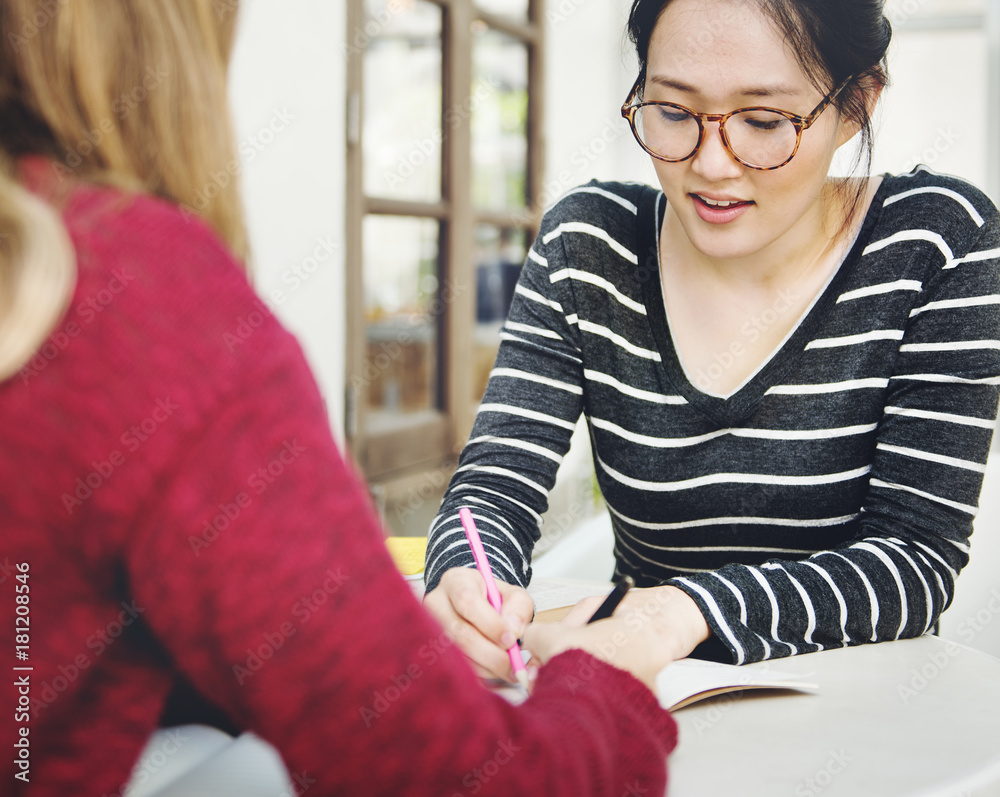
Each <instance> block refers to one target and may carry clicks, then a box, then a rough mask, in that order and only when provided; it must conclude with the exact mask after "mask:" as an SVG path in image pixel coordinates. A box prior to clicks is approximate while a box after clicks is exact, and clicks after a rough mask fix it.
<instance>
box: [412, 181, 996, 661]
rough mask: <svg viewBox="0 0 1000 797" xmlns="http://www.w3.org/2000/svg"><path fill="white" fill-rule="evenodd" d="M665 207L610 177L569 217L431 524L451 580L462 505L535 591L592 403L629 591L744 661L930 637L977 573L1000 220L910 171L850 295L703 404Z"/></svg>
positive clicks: (597, 449) (975, 198) (436, 566)
mask: <svg viewBox="0 0 1000 797" xmlns="http://www.w3.org/2000/svg"><path fill="white" fill-rule="evenodd" d="M664 212H665V200H664V197H663V195H662V193H660V192H657V191H654V190H652V189H649V188H645V187H641V186H636V185H633V184H621V183H607V184H596V183H593V184H590V185H588V186H585V187H583V188H580V189H576V190H575V191H573V192H570V194H568V195H567V196H566V197H565V198H563V199H562V200H561V201H560V202H558V203H557V204H556V205H555V206H554V207H553V208H552V209H550V211H549V212H548V213H547V214H546V218H545V219H544V220H543V224H542V230H541V232H540V234H539V240H538V241H536V244H535V248H534V249H533V251H532V255H531V257H530V258H529V262H528V264H527V266H526V269H525V277H524V284H523V287H524V289H525V292H524V293H522V295H520V296H519V297H518V299H517V300H516V301H515V303H514V308H513V312H512V322H513V323H511V324H509V325H508V326H509V327H510V329H509V330H508V332H507V339H505V340H504V341H503V343H502V344H501V348H500V354H499V356H498V360H497V369H496V371H495V372H494V374H493V376H492V378H491V382H490V386H489V388H488V391H487V398H486V399H485V400H484V407H483V408H482V409H481V411H480V415H479V417H478V420H477V425H476V429H475V431H474V433H473V439H472V441H471V442H470V445H469V447H468V448H467V450H466V451H465V452H464V453H463V458H462V460H461V463H460V469H459V472H458V473H457V474H456V476H455V478H454V480H453V481H452V484H451V485H450V487H449V491H448V493H447V494H446V496H445V501H444V504H443V507H442V512H441V514H440V515H439V516H438V518H437V519H436V520H435V523H434V526H433V528H432V531H431V537H430V547H429V554H428V560H427V564H428V584H429V586H431V587H433V586H434V585H435V584H436V583H437V582H438V580H439V579H440V575H441V572H442V570H443V569H445V568H447V567H450V566H456V565H468V564H471V557H470V556H469V554H468V552H467V546H466V545H464V540H463V539H462V537H461V531H460V528H459V526H458V525H457V523H456V521H455V519H454V514H455V512H456V511H457V507H458V506H460V505H461V503H462V502H468V503H470V505H472V506H474V507H476V508H478V509H479V513H480V516H481V517H482V519H483V521H484V525H487V526H489V527H491V528H492V529H495V530H496V533H495V535H494V536H493V538H492V539H491V540H490V541H489V542H488V543H487V544H488V546H492V548H491V551H490V553H491V557H492V559H493V561H494V563H495V565H496V568H497V571H498V573H499V574H500V576H501V577H503V578H506V579H508V580H511V581H514V582H516V583H521V584H524V583H526V582H527V580H528V579H529V578H530V569H529V568H528V563H529V561H530V555H531V546H532V545H533V543H534V541H535V539H536V538H537V534H538V518H537V514H539V513H540V510H541V509H542V508H544V507H545V500H546V494H547V491H548V489H550V487H551V483H552V477H553V475H554V473H555V468H556V467H557V465H558V459H559V457H560V456H561V454H562V452H563V450H564V449H563V448H562V445H563V441H564V440H565V439H568V435H569V427H570V426H571V424H572V422H574V421H575V420H576V418H577V414H576V413H577V411H578V407H579V408H581V409H582V412H583V414H584V416H585V418H586V421H587V424H588V427H589V431H590V436H591V440H592V443H593V451H594V463H595V470H596V476H597V480H598V483H599V485H600V488H601V491H602V494H603V496H604V499H605V501H606V503H607V506H608V510H609V512H610V515H611V520H612V525H613V528H614V534H615V551H614V553H615V560H616V572H615V575H616V577H620V576H623V575H630V576H632V577H633V578H634V579H635V581H636V583H637V585H639V586H642V587H652V586H657V585H661V584H666V583H671V584H674V585H676V586H679V587H680V588H681V589H683V590H685V591H686V592H687V593H688V594H689V595H690V596H691V597H692V598H693V599H694V600H695V601H696V602H697V603H698V604H699V606H700V608H701V609H702V612H703V614H704V615H705V618H706V620H707V621H708V623H709V625H710V626H711V628H712V630H713V636H714V637H715V638H716V639H717V640H718V641H719V642H721V643H722V644H723V645H724V646H725V648H726V649H728V652H729V656H730V658H731V660H732V661H734V662H738V663H744V662H752V661H759V660H762V659H767V658H773V657H781V656H788V655H793V654H796V653H805V652H810V651H815V650H821V649H824V648H830V647H838V646H844V645H854V644H861V643H864V642H878V641H882V640H888V639H896V638H899V637H908V636H915V635H919V634H922V633H924V632H925V631H926V630H927V629H928V628H930V627H932V626H933V625H934V623H935V622H936V620H937V618H938V617H939V616H940V614H941V612H942V611H943V610H944V609H945V608H946V607H947V606H948V605H949V603H950V602H951V599H952V596H953V593H954V583H955V578H956V576H957V575H958V572H959V571H960V570H961V569H962V567H963V566H964V565H965V564H966V562H967V561H968V556H969V537H970V535H971V533H972V521H973V518H974V517H975V514H976V511H977V506H978V500H979V494H980V491H981V488H982V479H983V473H984V470H985V463H986V459H987V456H988V453H989V449H990V444H991V440H992V435H993V428H994V425H995V420H996V417H997V416H996V414H997V400H998V392H1000V263H998V255H1000V250H998V244H1000V241H998V235H1000V233H998V220H997V219H998V216H997V210H996V208H995V207H994V206H993V204H992V203H991V202H990V200H989V199H988V198H987V197H986V196H985V195H983V194H982V192H980V191H978V190H976V189H975V188H973V187H972V186H970V185H968V184H967V183H964V182H963V181H961V180H958V179H955V178H949V177H945V176H942V175H937V174H934V173H933V172H930V171H928V170H926V169H924V168H920V169H917V170H915V171H914V172H912V173H910V174H907V175H901V176H898V177H893V176H887V177H886V178H885V179H884V180H883V182H882V184H881V186H880V187H879V189H878V193H877V195H876V198H875V200H874V201H873V203H872V206H871V209H870V210H869V212H868V214H867V216H866V218H865V219H864V223H863V224H862V227H861V230H860V231H859V234H858V237H857V240H856V242H855V244H854V246H853V247H852V248H851V250H850V252H849V253H848V255H847V256H846V257H845V259H844V262H843V263H841V265H840V267H839V268H838V269H837V270H836V272H835V273H834V274H833V276H832V277H831V278H830V281H829V283H828V284H827V285H826V286H825V287H824V288H823V289H822V290H821V292H820V294H819V295H818V296H817V297H816V298H815V300H814V302H813V303H812V305H811V306H810V307H809V309H808V310H807V311H806V313H805V314H804V315H803V317H802V318H800V319H799V320H798V322H797V324H796V325H795V326H794V327H793V328H792V330H791V331H790V332H789V333H788V336H787V337H786V338H785V340H784V341H783V342H782V344H781V345H780V346H779V347H778V348H777V349H776V350H775V351H774V352H772V354H771V355H770V357H768V358H767V359H766V360H765V361H764V362H762V363H761V364H760V366H759V367H758V369H757V370H756V371H755V372H754V373H753V374H752V375H751V376H750V377H748V379H747V380H746V382H744V383H743V384H742V385H741V386H739V387H738V388H737V389H736V390H735V391H734V392H733V393H732V394H731V395H728V396H716V395H712V394H707V393H705V392H704V391H702V390H700V389H699V388H698V387H697V385H696V383H697V382H698V381H699V380H698V379H697V378H696V377H695V376H692V375H690V374H689V373H688V372H687V371H686V370H685V368H684V366H683V363H682V362H681V361H680V358H679V355H678V353H677V351H676V349H675V347H674V344H673V340H672V337H671V333H670V329H669V322H668V319H667V317H666V312H665V309H664V303H663V295H662V288H661V282H660V279H659V273H660V272H659V261H658V251H659V248H658V245H657V244H658V239H657V235H658V231H659V229H660V224H662V220H663V217H664ZM557 244H558V245H557ZM545 274H547V275H548V281H546V280H545V279H544V275H545ZM783 302H784V299H783V297H782V294H781V293H780V292H779V293H777V295H776V297H775V303H774V306H773V307H772V308H769V309H768V310H767V311H766V312H765V313H763V317H762V318H753V319H748V321H747V323H746V324H745V325H744V326H743V328H742V329H741V330H740V335H741V336H745V338H746V340H747V341H749V342H752V341H753V340H754V339H755V337H754V336H759V334H760V325H761V324H767V323H773V319H772V320H771V321H769V320H768V318H769V315H773V316H774V317H775V318H776V317H777V316H778V315H780V313H782V312H784V311H785V310H786V309H787V306H788V305H787V303H784V304H783ZM529 311H530V313H529ZM529 327H531V328H533V331H532V333H531V334H530V335H529V334H526V329H527V328H529ZM742 342H743V340H742V337H741V338H740V339H739V340H735V341H734V345H735V344H740V343H742ZM571 344H575V347H574V346H573V345H571ZM727 354H728V353H727ZM573 356H575V357H577V358H579V360H581V361H582V363H581V364H580V365H576V364H575V362H573V361H572V360H571V359H570V358H571V357H573ZM719 361H720V367H725V360H724V358H721V357H720V359H719ZM514 370H521V371H527V372H528V375H527V376H524V375H519V376H518V378H511V377H510V376H509V374H511V373H512V372H513V371H514ZM571 377H572V378H571ZM578 388H582V395H580V396H579V397H576V395H575V391H576V390H577V389H578ZM511 407H514V408H516V409H515V410H513V411H512V410H511V409H510V408H511ZM498 409H499V410H500V411H497V410H498ZM515 413H518V414H515ZM560 424H562V425H563V426H560ZM498 440H503V441H504V443H503V444H494V441H498ZM553 454H555V455H557V456H553Z"/></svg>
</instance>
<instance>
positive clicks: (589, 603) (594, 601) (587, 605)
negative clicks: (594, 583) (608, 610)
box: [562, 596, 604, 628]
mask: <svg viewBox="0 0 1000 797" xmlns="http://www.w3.org/2000/svg"><path fill="white" fill-rule="evenodd" d="M602 603H604V598H601V597H599V596H596V597H593V598H584V599H583V600H582V601H580V602H579V603H577V604H576V605H575V606H574V607H573V608H572V609H570V610H569V612H568V613H567V614H566V616H565V617H564V618H563V619H562V622H563V623H565V624H566V625H569V626H572V627H574V628H579V627H580V626H581V625H586V624H587V623H588V622H589V621H590V618H591V617H593V616H594V612H596V611H597V610H598V609H599V608H601V604H602Z"/></svg>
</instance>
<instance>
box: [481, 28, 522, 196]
mask: <svg viewBox="0 0 1000 797" xmlns="http://www.w3.org/2000/svg"><path fill="white" fill-rule="evenodd" d="M472 46H473V54H472V60H473V84H472V97H471V108H472V161H473V163H472V197H473V201H474V202H475V204H476V205H477V206H478V207H480V208H484V209H487V210H505V209H508V208H523V207H524V205H525V195H526V191H527V184H526V178H527V166H528V48H527V45H525V44H523V43H522V42H519V41H518V40H517V39H514V38H512V37H510V36H507V35H504V34H502V33H497V32H496V31H493V30H489V29H482V30H480V31H479V32H478V34H477V35H476V37H475V40H474V41H473V45H472Z"/></svg>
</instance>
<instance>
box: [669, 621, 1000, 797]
mask: <svg viewBox="0 0 1000 797" xmlns="http://www.w3.org/2000/svg"><path fill="white" fill-rule="evenodd" d="M746 666H747V667H750V668H753V667H756V666H759V665H753V664H751V665H746ZM772 666H773V667H775V668H776V669H781V670H782V671H787V672H793V673H797V674H799V675H800V676H801V677H802V678H808V680H811V681H815V682H817V683H819V684H820V687H821V691H820V692H819V694H816V695H810V694H794V693H791V692H782V693H777V694H775V693H770V694H768V693H763V694H761V693H750V692H737V693H731V694H728V695H722V696H720V697H717V698H711V699H709V700H705V701H702V702H700V703H696V704H695V705H692V706H689V707H688V708H684V709H680V710H679V711H677V712H676V713H675V718H676V720H677V724H678V726H679V727H680V743H679V744H678V747H677V750H676V751H675V752H674V754H673V755H672V756H671V758H670V790H669V797H695V796H696V795H697V797H706V795H710V796H711V797H716V795H720V796H721V795H734V797H736V796H738V797H757V795H759V796H760V797H775V795H789V797H815V796H818V795H820V794H822V795H824V797H837V796H838V795H850V797H867V796H868V795H871V797H892V796H894V795H900V796H902V795H907V797H909V796H910V795H913V797H917V796H918V795H919V797H973V796H975V797H979V795H1000V660H998V659H995V658H993V657H992V656H988V655H986V654H985V653H980V652H979V651H976V650H973V649H972V648H968V647H965V646H964V645H960V644H957V643H954V642H948V641H945V640H941V639H938V638H937V637H922V638H920V639H910V640H901V641H898V642H885V643H880V644H875V645H863V646H860V647H856V648H848V649H842V650H832V651H826V652H823V653H813V654H807V655H803V656H796V657H793V658H788V659H782V660H781V661H780V662H774V663H773V664H772Z"/></svg>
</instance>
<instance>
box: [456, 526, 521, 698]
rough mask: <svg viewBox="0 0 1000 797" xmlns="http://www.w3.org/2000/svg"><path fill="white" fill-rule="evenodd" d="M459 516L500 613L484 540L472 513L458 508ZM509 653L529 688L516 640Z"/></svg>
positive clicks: (495, 607)
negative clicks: (480, 535)
mask: <svg viewBox="0 0 1000 797" xmlns="http://www.w3.org/2000/svg"><path fill="white" fill-rule="evenodd" d="M458 516H459V518H460V519H461V521H462V528H463V529H464V530H465V536H466V538H467V539H468V540H469V545H470V546H471V547H472V557H473V558H474V559H475V560H476V569H477V570H479V573H480V575H482V577H483V581H484V582H485V583H486V596H487V598H488V600H489V602H490V605H491V606H492V607H493V608H494V609H496V610H497V612H498V613H499V612H500V611H501V609H502V608H503V600H502V599H501V597H500V592H499V591H498V590H497V584H496V580H495V579H494V578H493V569H492V568H491V567H490V561H489V559H487V558H486V551H485V549H484V548H483V541H482V540H481V539H480V537H479V531H478V529H476V522H475V521H474V520H473V519H472V513H471V512H470V511H469V510H468V509H466V508H465V507H462V508H461V509H460V510H458ZM507 655H508V656H510V664H511V668H512V669H513V671H514V677H515V678H516V679H517V682H518V683H519V684H520V685H521V686H522V687H524V688H525V689H527V688H528V673H527V668H526V667H525V666H524V657H523V656H522V655H521V648H520V647H519V646H518V644H517V641H516V640H515V641H514V644H512V645H511V646H510V647H509V648H508V649H507Z"/></svg>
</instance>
